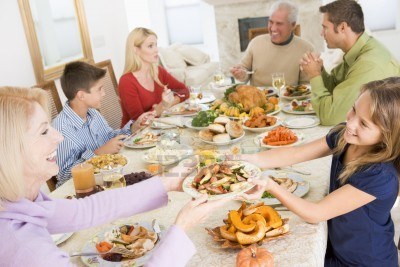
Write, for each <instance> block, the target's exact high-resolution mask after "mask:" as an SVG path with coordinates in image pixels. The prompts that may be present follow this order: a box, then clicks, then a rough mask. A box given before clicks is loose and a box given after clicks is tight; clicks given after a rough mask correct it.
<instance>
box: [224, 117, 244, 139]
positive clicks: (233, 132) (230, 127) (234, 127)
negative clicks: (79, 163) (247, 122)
mask: <svg viewBox="0 0 400 267" xmlns="http://www.w3.org/2000/svg"><path fill="white" fill-rule="evenodd" d="M225 128H226V132H227V133H228V134H229V135H230V136H231V137H233V138H238V137H240V136H242V134H243V131H244V130H243V127H242V125H241V124H239V123H238V122H236V121H230V122H229V123H227V124H226V125H225Z"/></svg>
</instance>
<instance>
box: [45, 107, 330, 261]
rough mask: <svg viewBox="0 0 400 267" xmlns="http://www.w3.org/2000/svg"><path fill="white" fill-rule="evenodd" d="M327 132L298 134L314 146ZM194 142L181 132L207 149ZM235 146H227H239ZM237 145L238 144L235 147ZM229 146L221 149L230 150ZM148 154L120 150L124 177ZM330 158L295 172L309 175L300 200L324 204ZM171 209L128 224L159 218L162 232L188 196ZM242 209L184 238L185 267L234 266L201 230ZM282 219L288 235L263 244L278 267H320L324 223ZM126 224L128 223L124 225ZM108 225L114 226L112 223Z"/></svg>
mask: <svg viewBox="0 0 400 267" xmlns="http://www.w3.org/2000/svg"><path fill="white" fill-rule="evenodd" d="M278 116H279V117H281V118H282V119H284V118H288V117H293V116H295V115H288V114H284V113H283V112H281V113H280V114H279V115H278ZM179 119H184V118H179ZM329 129H330V128H329V127H322V126H318V127H314V128H308V129H302V130H300V131H301V132H302V133H303V134H304V136H305V138H306V141H311V140H315V139H317V138H319V137H322V136H324V135H326V133H327V132H328V131H329ZM256 135H257V134H255V133H249V132H246V136H245V138H244V140H246V139H249V138H250V139H252V138H254V136H256ZM196 136H197V131H195V130H191V129H183V130H181V143H183V144H189V145H192V146H193V147H194V148H195V149H196V148H204V147H207V146H208V145H205V144H204V143H202V142H201V141H200V140H198V138H196ZM237 145H238V144H233V145H231V146H237ZM239 145H240V143H239ZM231 146H225V147H221V149H223V150H228V149H230V148H231ZM145 151H146V150H141V149H127V148H125V149H123V150H122V154H123V155H125V156H126V157H127V158H128V159H129V165H128V166H126V167H125V168H124V172H125V173H130V172H136V171H138V170H140V169H145V166H146V163H145V162H144V161H143V160H142V159H141V157H142V154H143V153H144V152H145ZM330 160H331V159H330V157H326V158H322V159H318V160H313V161H310V162H307V163H301V164H298V165H296V166H295V167H296V168H298V169H302V170H306V171H310V172H311V175H308V176H306V175H303V176H302V177H303V178H304V179H305V180H307V181H309V182H310V190H309V192H308V194H307V195H306V196H305V197H304V198H305V199H307V200H310V201H318V200H320V199H322V198H323V197H324V196H325V195H326V193H327V189H328V180H329V169H330ZM72 194H74V188H73V183H72V180H69V181H68V182H66V183H65V184H64V185H63V186H61V187H60V188H58V189H57V190H55V191H54V192H52V193H51V196H52V197H65V196H67V195H72ZM169 200H170V202H169V204H168V205H167V206H166V207H163V208H160V209H157V210H153V211H150V212H147V213H144V214H138V215H135V216H132V217H131V218H129V220H132V222H135V221H151V220H152V219H154V218H157V219H158V220H159V222H160V224H161V225H164V226H165V227H168V226H170V225H171V224H173V223H174V220H175V217H176V215H177V213H178V211H179V210H180V208H181V207H182V206H183V205H184V204H185V203H186V202H187V201H189V200H190V196H188V195H186V194H185V193H182V192H172V193H169ZM239 206H240V203H239V202H237V201H232V202H230V203H228V204H227V205H226V206H225V207H223V208H221V209H219V210H217V211H216V212H214V213H213V214H210V217H209V219H208V220H207V221H206V223H204V224H202V225H198V226H196V227H194V228H193V229H191V230H190V232H189V233H188V235H189V237H190V238H191V240H192V241H193V242H194V244H195V245H196V248H197V254H196V255H195V256H194V257H193V258H192V259H191V260H190V262H189V263H188V266H196V267H198V266H234V265H235V259H236V254H237V253H238V250H224V249H221V248H219V247H218V244H217V243H215V242H214V241H213V240H212V238H211V236H209V235H208V234H207V232H206V231H205V229H204V228H205V227H215V226H219V225H222V220H223V219H224V218H225V217H226V216H227V213H228V211H229V210H231V209H237V208H238V207H239ZM279 213H280V214H281V216H282V217H283V218H289V224H290V234H288V235H286V236H285V237H283V238H280V239H276V240H272V241H270V242H268V243H265V244H264V245H263V246H264V247H266V248H267V249H268V250H269V251H270V252H272V253H273V255H274V258H275V265H276V266H323V262H324V255H325V249H326V240H327V225H326V223H325V222H324V223H318V224H308V223H305V222H304V221H302V220H301V219H300V218H298V217H297V216H296V215H294V214H293V213H292V212H289V211H280V212H279ZM123 220H125V221H126V219H123ZM112 224H118V221H114V222H113V223H112ZM107 226H109V224H107V225H101V226H97V227H93V228H90V229H86V230H82V231H79V232H77V233H75V234H74V235H73V236H72V237H71V238H70V239H68V240H67V241H66V242H64V243H62V244H61V245H60V247H61V249H63V250H65V251H67V252H74V251H80V249H81V248H82V246H83V245H84V243H85V242H86V241H87V240H89V239H90V238H91V237H93V236H94V235H95V234H96V233H97V232H99V231H101V230H102V229H104V228H106V227H107ZM71 261H72V262H73V263H75V264H77V265H78V266H83V263H82V261H81V260H80V258H72V259H71Z"/></svg>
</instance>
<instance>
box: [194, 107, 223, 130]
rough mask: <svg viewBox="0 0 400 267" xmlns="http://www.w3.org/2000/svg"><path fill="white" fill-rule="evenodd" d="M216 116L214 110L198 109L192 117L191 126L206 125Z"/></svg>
mask: <svg viewBox="0 0 400 267" xmlns="http://www.w3.org/2000/svg"><path fill="white" fill-rule="evenodd" d="M216 117H218V115H217V113H216V112H215V111H214V110H206V111H200V112H199V113H198V114H197V116H196V117H194V118H193V120H192V126H194V127H206V126H208V125H210V124H211V123H213V122H214V120H215V118H216Z"/></svg>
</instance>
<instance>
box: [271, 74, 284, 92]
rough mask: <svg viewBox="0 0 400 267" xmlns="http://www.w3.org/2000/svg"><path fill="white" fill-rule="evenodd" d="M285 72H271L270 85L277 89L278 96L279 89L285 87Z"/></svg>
mask: <svg viewBox="0 0 400 267" xmlns="http://www.w3.org/2000/svg"><path fill="white" fill-rule="evenodd" d="M285 85H286V82H285V74H284V73H283V72H275V73H272V86H273V87H274V88H275V89H276V90H277V91H278V96H279V97H280V96H281V90H282V89H283V88H285Z"/></svg>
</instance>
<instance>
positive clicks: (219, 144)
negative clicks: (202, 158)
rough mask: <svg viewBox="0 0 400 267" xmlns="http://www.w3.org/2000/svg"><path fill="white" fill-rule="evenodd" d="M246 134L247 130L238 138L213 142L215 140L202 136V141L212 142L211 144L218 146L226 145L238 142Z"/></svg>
mask: <svg viewBox="0 0 400 267" xmlns="http://www.w3.org/2000/svg"><path fill="white" fill-rule="evenodd" d="M244 136H245V131H243V134H242V135H241V136H239V137H238V138H235V139H231V140H229V141H226V142H213V141H206V140H203V139H201V138H200V140H201V141H203V142H204V143H207V144H210V145H216V146H225V145H230V144H233V143H236V142H238V141H239V140H241V139H242V138H243V137H244Z"/></svg>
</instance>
